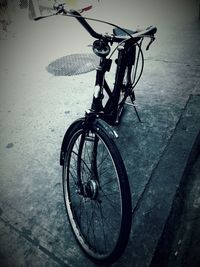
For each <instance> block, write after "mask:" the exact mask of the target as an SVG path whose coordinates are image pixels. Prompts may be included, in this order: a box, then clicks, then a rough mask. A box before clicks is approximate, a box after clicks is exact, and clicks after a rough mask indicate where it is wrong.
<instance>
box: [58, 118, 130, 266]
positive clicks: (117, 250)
mask: <svg viewBox="0 0 200 267" xmlns="http://www.w3.org/2000/svg"><path fill="white" fill-rule="evenodd" d="M94 140H96V143H95V141H94ZM65 141H66V143H65V149H64V151H63V153H64V154H63V155H64V161H63V172H62V178H63V194H64V202H65V207H66V210H67V214H68V218H69V221H70V224H71V227H72V229H73V232H74V234H75V237H76V239H77V241H78V243H79V245H80V247H81V248H82V249H83V251H84V252H85V253H86V255H87V256H88V257H89V258H90V259H91V260H93V261H94V262H95V263H98V264H112V263H113V262H115V261H116V260H117V259H118V258H119V257H120V256H121V255H122V253H123V251H124V249H125V247H126V245H127V242H128V238H129V234H130V229H131V219H132V213H131V194H130V187H129V182H128V177H127V173H126V169H125V166H124V163H123V160H122V158H121V155H120V153H119V150H118V149H117V146H116V144H115V143H114V141H113V140H112V139H111V138H110V137H109V136H108V135H107V134H106V132H105V130H104V129H102V128H101V127H100V128H99V127H96V126H94V125H93V126H91V127H90V129H88V130H87V131H86V132H85V130H84V126H83V121H82V120H79V121H76V122H75V123H74V124H73V125H72V126H71V127H70V130H69V132H68V134H67V140H65ZM90 142H91V143H90ZM86 149H87V151H86ZM95 151H96V152H95ZM100 152H102V155H101V156H100ZM103 152H104V153H106V154H104V155H103ZM95 153H96V155H94V154H95ZM86 156H89V160H87V159H86ZM91 157H92V159H91ZM111 165H113V166H111ZM100 168H101V169H100ZM92 169H93V170H92ZM82 171H83V173H82ZM106 171H108V176H106ZM86 176H87V177H86ZM97 176H98V177H97ZM80 180H81V182H80ZM80 183H81V184H82V188H81V185H80ZM111 197H112V198H113V199H112V202H111ZM84 216H85V217H84ZM83 217H84V218H83Z"/></svg>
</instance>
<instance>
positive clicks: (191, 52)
mask: <svg viewBox="0 0 200 267" xmlns="http://www.w3.org/2000/svg"><path fill="white" fill-rule="evenodd" d="M93 12H94V14H95V12H97V11H95V10H94V11H93ZM105 16H106V14H105ZM159 19H160V18H159ZM159 19H158V21H157V23H159ZM116 20H119V21H120V18H119V17H118V18H117V19H116ZM63 21H64V20H63V19H62V18H61V19H57V18H55V19H52V20H49V21H42V22H40V23H38V24H34V23H32V22H30V23H28V22H27V24H26V27H25V28H24V27H23V25H24V24H23V23H24V22H23V19H22V20H21V21H20V20H19V21H18V25H17V24H16V25H15V27H16V28H18V30H19V29H20V31H17V34H16V30H15V31H13V32H14V33H15V35H12V36H11V37H9V39H8V40H1V51H0V53H1V55H0V56H1V72H0V76H1V93H0V94H1V97H0V99H1V100H0V101H1V102H0V132H1V139H0V158H1V161H0V183H1V186H0V264H1V265H2V266H75V267H79V266H82V267H83V266H88V267H90V266H91V267H92V266H95V265H94V264H93V263H91V262H90V261H89V260H88V259H87V258H86V257H85V255H83V253H82V252H81V250H80V249H79V247H78V246H77V243H76V241H75V240H74V237H73V235H72V232H71V229H70V225H69V223H68V221H67V218H66V214H65V210H64V204H63V198H62V188H61V169H60V166H59V150H60V145H61V141H62V137H63V135H64V133H65V130H66V128H67V127H68V126H69V125H70V123H71V122H72V121H73V120H74V119H76V118H78V117H80V116H82V115H83V113H84V110H85V109H86V108H87V107H88V105H89V103H90V100H91V96H92V88H93V83H94V75H95V73H94V72H90V73H86V74H81V75H78V76H71V77H61V76H56V77H55V76H52V75H51V74H49V73H48V72H47V71H46V67H47V66H48V64H49V63H50V62H52V61H53V60H55V59H57V58H59V57H61V56H64V55H66V54H73V53H81V52H82V53H87V52H91V50H90V48H89V47H88V46H87V45H88V44H90V43H91V41H92V40H91V38H90V37H88V36H87V33H85V32H84V31H83V30H82V29H81V28H80V26H79V25H78V24H76V23H73V22H72V21H68V22H67V26H68V27H67V29H66V27H64V25H63ZM121 21H123V18H121ZM126 23H127V24H128V21H126ZM155 24H156V23H155ZM157 26H158V35H157V36H158V38H157V41H156V42H155V45H153V46H152V49H150V51H149V52H148V53H147V52H145V58H146V64H145V71H144V75H143V77H142V79H141V81H140V83H139V84H138V87H137V89H136V99H137V103H138V105H139V107H138V110H139V112H140V116H141V119H142V123H139V122H138V121H137V118H136V116H135V114H134V112H133V111H132V110H131V108H130V107H127V110H126V114H125V115H126V116H124V118H123V122H122V125H120V127H118V129H117V131H118V133H119V136H120V138H119V141H118V145H119V147H120V149H121V152H122V156H123V158H124V160H125V165H126V168H127V172H128V175H129V180H130V185H131V191H132V201H133V208H134V213H133V225H132V232H131V236H130V241H129V244H128V247H127V249H126V251H125V253H124V255H123V256H122V258H121V259H120V260H119V262H117V263H115V264H114V266H134V267H135V266H138V267H143V266H144V267H145V266H150V265H151V264H152V266H153V264H156V262H157V259H156V257H157V255H161V254H159V251H160V250H161V248H162V246H164V244H163V237H165V233H169V232H170V230H171V229H172V228H171V227H172V226H171V224H173V223H171V221H172V218H171V217H170V215H171V211H172V209H173V205H174V200H175V198H176V194H177V192H178V190H181V188H182V187H181V186H182V183H183V181H184V179H185V177H187V176H186V172H187V171H188V166H189V165H188V162H189V163H190V162H191V160H193V156H194V155H195V154H196V153H197V147H198V146H197V144H198V141H199V129H200V96H199V95H200V71H199V70H200V50H199V43H200V27H199V26H200V25H199V22H198V21H197V19H195V18H193V19H191V20H189V21H187V23H186V21H185V23H183V22H182V21H181V23H179V24H174V25H173V22H172V21H171V22H170V23H169V24H165V23H161V22H160V23H159V25H157ZM159 26H160V27H159ZM98 27H101V28H100V29H101V30H102V31H103V32H104V30H103V26H98ZM64 32H65V33H66V34H63V33H64ZM74 33H76V38H80V40H81V44H80V43H78V42H75V43H74ZM111 75H112V73H111ZM127 144H129V145H128V146H127ZM123 147H127V149H126V150H124V149H122V148H123ZM191 152H192V153H191ZM169 222H170V223H169ZM167 236H168V235H167ZM158 257H159V256H158Z"/></svg>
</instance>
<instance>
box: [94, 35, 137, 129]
mask: <svg viewBox="0 0 200 267" xmlns="http://www.w3.org/2000/svg"><path fill="white" fill-rule="evenodd" d="M135 58H136V45H135V42H134V41H133V40H131V39H130V40H129V41H128V42H125V43H123V45H120V46H119V47H118V57H117V60H116V64H117V68H116V74H115V83H114V87H113V90H112V91H111V89H110V88H109V86H108V84H107V82H106V79H105V73H106V71H108V72H109V71H110V67H111V64H112V60H111V59H107V58H105V57H101V59H100V64H99V66H98V67H97V69H96V72H97V74H96V82H95V92H94V96H93V102H92V106H91V109H92V111H93V112H95V113H96V114H98V115H99V116H100V117H101V118H102V119H104V120H105V121H107V122H108V123H109V124H118V123H119V122H120V114H119V113H120V112H121V111H120V108H121V107H122V105H123V104H124V102H125V100H126V98H127V97H128V96H129V95H130V94H131V93H132V81H131V73H132V67H133V66H134V65H135ZM125 79H126V81H124V80H125ZM104 90H105V92H106V93H107V95H108V100H107V102H106V104H105V105H104V107H103V104H102V100H103V98H104ZM123 90H124V97H123V99H122V101H121V102H120V94H121V92H122V91H123ZM120 103H121V107H120ZM122 103H123V104H122Z"/></svg>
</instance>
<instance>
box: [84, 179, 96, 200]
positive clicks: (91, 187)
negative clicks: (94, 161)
mask: <svg viewBox="0 0 200 267" xmlns="http://www.w3.org/2000/svg"><path fill="white" fill-rule="evenodd" d="M97 193H98V183H97V181H95V180H90V181H88V182H87V184H85V185H84V196H85V197H87V198H90V199H95V198H96V196H97Z"/></svg>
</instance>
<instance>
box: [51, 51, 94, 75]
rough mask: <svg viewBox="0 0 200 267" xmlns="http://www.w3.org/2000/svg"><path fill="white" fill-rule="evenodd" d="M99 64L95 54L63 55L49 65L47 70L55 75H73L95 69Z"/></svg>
mask: <svg viewBox="0 0 200 267" xmlns="http://www.w3.org/2000/svg"><path fill="white" fill-rule="evenodd" d="M98 64H99V57H97V56H96V55H95V54H73V55H68V56H65V57H61V58H58V59H56V60H55V61H53V62H51V63H50V64H49V65H48V66H47V71H48V72H50V73H51V74H53V75H55V76H71V75H78V74H81V73H86V72H89V71H92V70H94V69H95V68H96V67H97V66H98Z"/></svg>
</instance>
